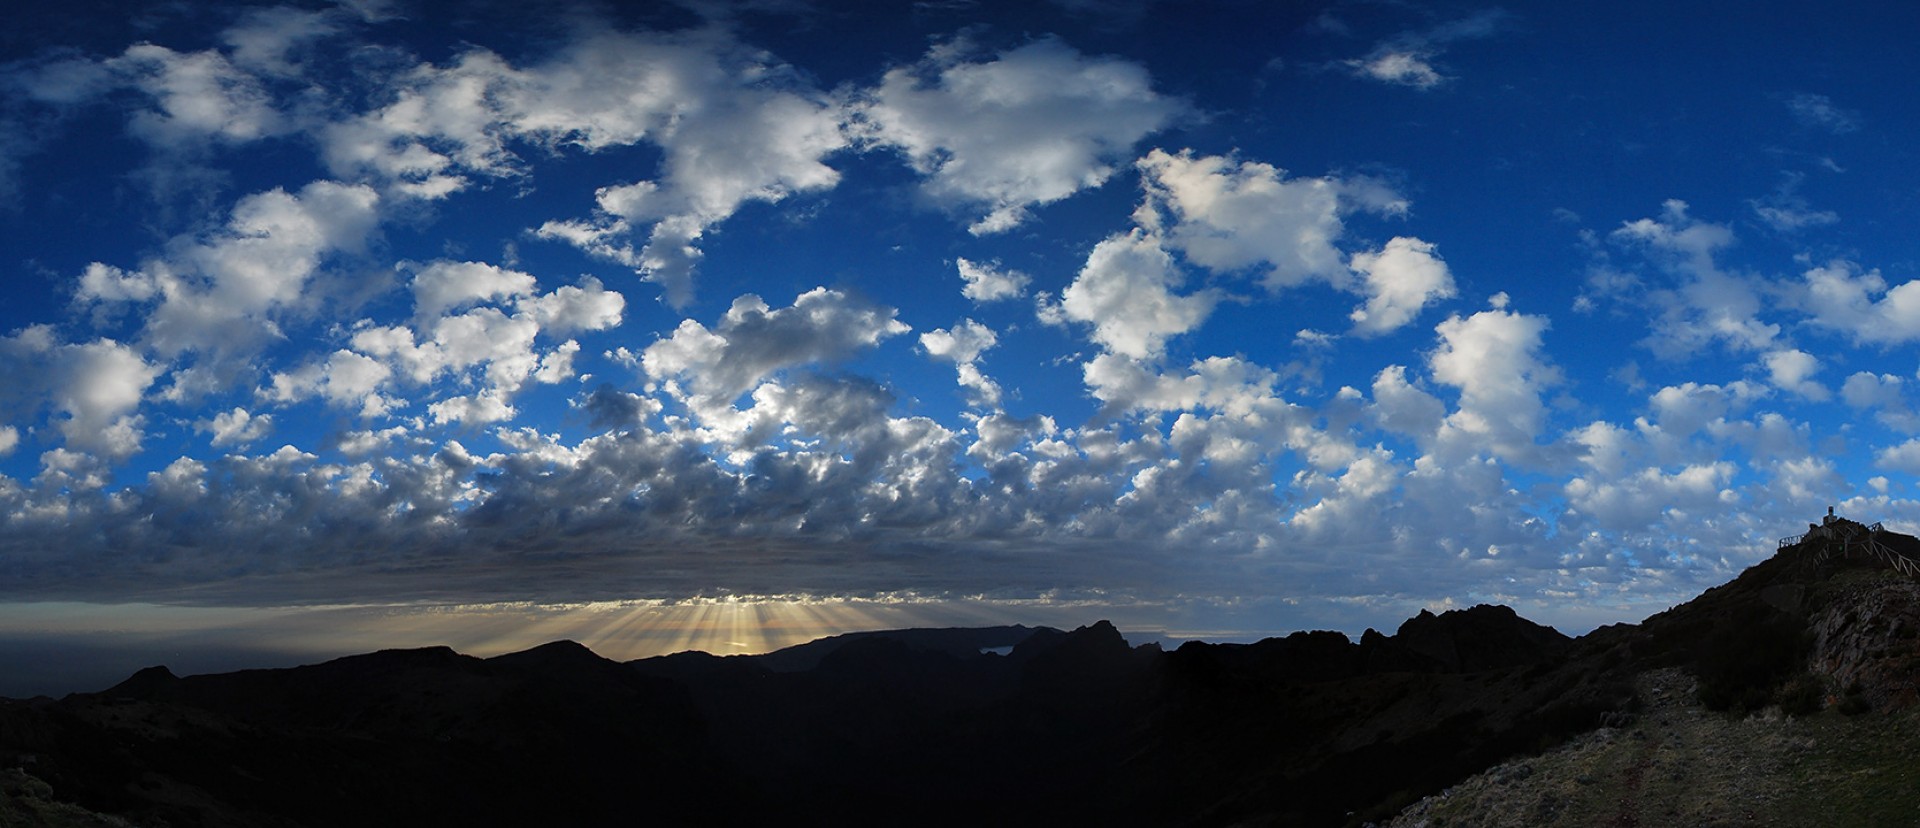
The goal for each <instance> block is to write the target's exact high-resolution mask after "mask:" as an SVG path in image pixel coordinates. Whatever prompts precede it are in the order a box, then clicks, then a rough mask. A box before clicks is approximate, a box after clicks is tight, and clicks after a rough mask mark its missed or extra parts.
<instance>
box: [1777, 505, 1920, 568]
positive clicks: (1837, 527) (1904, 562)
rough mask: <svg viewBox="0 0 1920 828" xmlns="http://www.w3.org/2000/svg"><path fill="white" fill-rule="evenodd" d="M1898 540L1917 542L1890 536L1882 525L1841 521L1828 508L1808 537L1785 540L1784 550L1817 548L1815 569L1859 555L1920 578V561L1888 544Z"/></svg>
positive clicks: (1813, 525) (1890, 533)
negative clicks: (1807, 546)
mask: <svg viewBox="0 0 1920 828" xmlns="http://www.w3.org/2000/svg"><path fill="white" fill-rule="evenodd" d="M1889 536H1891V537H1889ZM1895 537H1898V538H1905V539H1906V540H1908V541H1912V540H1913V539H1912V538H1907V537H1906V536H1905V535H1899V534H1898V533H1894V532H1888V531H1887V530H1886V528H1885V527H1883V526H1881V525H1880V524H1878V523H1875V524H1873V525H1872V526H1867V525H1865V524H1862V523H1860V522H1858V521H1853V520H1848V519H1846V518H1843V517H1840V516H1838V515H1835V514H1834V513H1833V507H1832V506H1828V507H1827V516H1826V517H1824V518H1821V519H1820V522H1819V523H1818V524H1813V523H1809V524H1807V531H1806V534H1802V535H1788V536H1787V537H1784V538H1781V539H1780V548H1781V549H1786V548H1787V547H1790V546H1801V545H1805V544H1817V545H1816V546H1815V547H1814V550H1815V553H1814V564H1815V565H1818V564H1821V563H1825V562H1826V561H1827V560H1828V559H1831V558H1833V557H1834V556H1836V555H1855V554H1859V555H1865V556H1868V557H1871V558H1875V559H1877V560H1879V561H1881V562H1882V563H1885V564H1886V565H1888V566H1891V567H1893V569H1894V571H1896V572H1899V573H1900V574H1902V575H1906V576H1907V577H1910V578H1915V577H1920V561H1915V560H1914V559H1913V558H1911V557H1908V556H1907V555H1906V554H1904V553H1902V552H1901V551H1900V550H1897V549H1894V548H1893V547H1892V546H1889V545H1888V543H1887V542H1888V541H1891V540H1892V539H1893V538H1895Z"/></svg>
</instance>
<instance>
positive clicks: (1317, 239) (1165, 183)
mask: <svg viewBox="0 0 1920 828" xmlns="http://www.w3.org/2000/svg"><path fill="white" fill-rule="evenodd" d="M1139 167H1140V171H1141V175H1142V185H1143V186H1144V187H1145V188H1146V191H1147V199H1146V203H1145V204H1144V205H1142V207H1141V209H1140V210H1139V211H1138V212H1137V213H1136V214H1135V216H1136V219H1137V220H1139V221H1141V222H1142V224H1143V225H1144V226H1145V227H1147V228H1149V229H1162V230H1163V232H1164V233H1165V235H1166V239H1167V245H1168V246H1169V247H1171V248H1173V249H1175V250H1178V251H1180V252H1181V253H1182V254H1184V255H1185V256H1186V257H1187V258H1188V259H1190V260H1192V261H1193V262H1194V263H1196V264H1199V265H1202V266H1204V267H1207V268H1210V269H1213V270H1219V271H1228V270H1239V269H1241V268H1248V267H1253V266H1255V265H1265V266H1266V268H1267V272H1266V274H1265V282H1266V284H1267V286H1268V287H1269V288H1273V289H1276V290H1277V289H1280V288H1287V287H1294V286H1297V285H1300V284H1303V283H1305V282H1308V281H1324V282H1326V283H1328V284H1331V285H1333V286H1335V287H1341V288H1344V287H1346V286H1347V283H1348V280H1349V279H1350V278H1351V276H1350V275H1349V274H1348V272H1347V269H1346V267H1345V265H1344V264H1343V262H1342V258H1343V257H1342V255H1341V253H1340V251H1339V249H1338V248H1337V247H1336V246H1335V244H1334V243H1335V242H1336V241H1338V240H1339V238H1340V236H1341V234H1342V233H1343V232H1344V230H1345V227H1344V225H1343V223H1342V221H1341V216H1342V215H1344V214H1346V213H1348V212H1351V211H1353V210H1356V209H1364V210H1368V211H1372V212H1378V213H1382V214H1389V215H1391V214H1398V213H1403V212H1405V211H1406V206H1407V205H1406V202H1405V200H1403V199H1401V198H1400V197H1399V196H1397V195H1396V194H1394V193H1393V192H1392V191H1391V190H1389V189H1387V188H1386V187H1384V186H1383V185H1381V184H1379V183H1377V182H1374V181H1371V180H1367V179H1351V180H1341V179H1337V178H1330V177H1329V178H1288V177H1287V174H1286V171H1285V170H1281V169H1279V168H1276V167H1274V166H1272V165H1270V164H1262V163H1258V162H1253V161H1243V162H1240V163H1239V164H1237V165H1236V164H1235V163H1234V162H1233V160H1232V159H1230V158H1226V157H1223V156H1217V155H1207V156H1200V157H1195V156H1194V155H1193V153H1192V152H1181V153H1179V154H1178V155H1174V154H1170V153H1167V152H1166V151H1164V150H1159V149H1155V150H1153V151H1152V152H1149V153H1147V155H1146V157H1144V158H1142V159H1140V162H1139ZM1169 214H1170V215H1169ZM1168 225H1170V226H1168Z"/></svg>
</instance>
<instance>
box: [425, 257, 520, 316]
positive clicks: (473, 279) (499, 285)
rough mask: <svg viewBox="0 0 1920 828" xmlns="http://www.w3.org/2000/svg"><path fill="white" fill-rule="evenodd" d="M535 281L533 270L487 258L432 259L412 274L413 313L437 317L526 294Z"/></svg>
mask: <svg viewBox="0 0 1920 828" xmlns="http://www.w3.org/2000/svg"><path fill="white" fill-rule="evenodd" d="M534 284H535V280H534V278H533V276H532V275H530V274H526V273H521V272H520V271H517V270H507V269H505V268H501V267H497V266H495V265H490V264H487V263H485V262H450V261H444V260H443V261H437V262H433V263H431V264H428V265H427V266H426V267H423V268H420V270H419V271H418V272H416V273H414V274H413V307H414V316H415V318H417V319H434V318H436V317H439V316H440V315H441V314H444V313H446V312H447V311H449V310H453V309H455V308H461V307H465V306H467V305H469V304H471V303H474V302H478V301H480V300H486V299H492V300H498V299H506V298H509V297H519V296H526V295H528V294H531V293H533V289H534Z"/></svg>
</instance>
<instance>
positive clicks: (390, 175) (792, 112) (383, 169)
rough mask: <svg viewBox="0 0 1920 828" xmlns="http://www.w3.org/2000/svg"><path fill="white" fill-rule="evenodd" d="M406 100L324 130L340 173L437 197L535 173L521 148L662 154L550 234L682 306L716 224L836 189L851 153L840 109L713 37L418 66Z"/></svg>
mask: <svg viewBox="0 0 1920 828" xmlns="http://www.w3.org/2000/svg"><path fill="white" fill-rule="evenodd" d="M393 96H394V97H393V100H392V101H391V102H390V103H389V104H387V105H386V106H385V107H383V108H381V109H379V110H377V111H374V112H370V113H367V114H365V115H363V116H360V117H357V118H355V119H352V120H349V121H343V122H340V123H336V124H333V125H331V126H329V127H328V128H327V129H326V130H325V132H324V135H323V142H324V144H325V147H326V157H327V160H328V163H329V165H330V166H331V168H332V169H333V171H334V173H335V174H336V175H341V176H348V177H367V178H371V179H373V180H376V181H379V182H383V184H384V186H386V187H388V188H389V189H390V190H391V191H392V192H395V193H398V194H404V195H408V196H413V197H420V198H428V199H437V198H444V197H446V196H447V195H449V194H451V193H453V192H457V191H459V190H461V189H465V188H467V187H468V186H470V185H471V181H472V178H473V177H474V176H486V177H503V176H519V175H522V174H524V170H525V167H526V162H525V160H524V159H523V158H522V156H521V152H522V150H520V149H519V145H522V144H527V145H533V146H541V147H548V148H560V147H580V148H582V149H585V150H588V151H596V150H602V149H607V148H611V147H620V146H630V145H635V144H640V143H643V142H644V143H647V144H651V145H653V146H656V147H658V148H660V150H661V151H662V159H661V162H660V169H659V174H658V175H657V177H655V178H650V179H644V180H640V181H635V182H629V183H625V184H617V185H609V186H605V187H602V188H600V189H599V190H598V191H597V193H596V200H595V211H594V214H593V216H591V217H590V218H585V219H559V220H553V221H549V222H547V223H546V224H544V225H542V226H541V227H540V228H539V230H538V233H539V235H540V236H542V237H544V238H549V239H555V240H559V241H563V242H566V243H569V244H573V245H575V246H577V247H580V248H581V249H583V250H585V251H586V252H588V253H591V254H593V255H597V256H601V257H604V258H608V259H612V260H614V261H617V262H620V263H622V264H625V265H627V266H630V267H633V268H635V269H636V271H638V272H639V274H640V276H641V277H642V278H644V279H646V280H648V281H651V282H654V283H657V284H659V285H660V286H661V288H662V289H663V291H664V292H665V295H666V299H667V301H668V302H669V303H670V304H673V305H675V306H683V305H685V304H686V303H687V302H689V301H691V300H692V295H693V270H694V266H695V264H696V263H697V261H698V260H699V258H700V256H701V253H700V250H699V247H698V242H699V241H700V239H701V238H702V236H704V235H705V234H706V232H707V231H708V230H709V229H711V228H712V227H713V226H714V225H716V224H718V223H719V222H721V221H724V220H725V219H726V218H727V217H729V216H731V215H732V214H733V213H734V211H736V210H738V209H739V207H740V205H742V204H744V203H747V202H749V201H763V202H776V201H780V200H783V199H785V198H787V197H788V196H790V195H792V194H794V193H800V192H810V191H817V190H822V189H826V188H830V187H832V186H833V185H834V184H835V183H837V182H838V180H839V173H837V172H836V171H835V170H834V169H833V168H831V167H829V166H827V165H826V163H825V162H824V159H825V157H826V156H827V155H830V154H832V153H834V152H836V151H838V150H840V149H842V148H844V147H846V146H847V145H848V138H847V137H846V135H845V133H844V130H843V129H842V124H843V122H844V120H845V118H844V114H843V113H842V111H841V109H840V107H839V105H838V104H836V103H835V102H833V101H832V100H830V99H829V98H828V96H826V95H825V94H823V93H820V92H818V91H817V90H813V89H811V88H810V87H808V86H807V85H806V84H805V83H804V82H802V81H800V80H799V79H798V76H797V75H796V74H795V73H794V72H792V71H791V70H789V69H788V68H787V67H785V66H784V65H782V64H780V63H778V62H776V61H774V60H773V59H772V58H771V57H770V56H769V55H767V54H766V53H764V52H761V51H758V50H754V49H751V48H747V47H745V46H743V45H741V44H739V43H738V42H736V41H735V40H733V39H732V37H731V36H730V35H728V34H726V33H725V32H724V31H722V30H720V29H714V28H704V29H698V30H691V31H686V32H680V33H673V34H661V33H650V32H642V33H625V32H601V33H598V34H595V35H592V36H589V37H586V38H583V39H581V40H578V41H576V42H573V43H571V44H568V45H567V46H565V47H564V48H562V49H560V50H559V51H558V52H556V53H555V54H553V55H551V56H549V57H547V58H545V59H544V60H538V61H534V62H530V63H528V64H527V65H525V66H515V65H513V64H512V63H510V62H509V61H508V60H506V59H505V58H503V57H501V56H499V55H497V54H495V53H493V52H490V51H487V50H484V49H477V48H476V49H472V50H469V51H468V52H466V53H464V54H462V55H461V56H459V57H458V58H457V59H456V60H454V61H453V62H452V63H450V64H449V65H447V66H444V67H442V66H421V67H419V68H418V69H417V70H415V71H414V72H413V73H412V74H411V75H410V76H408V77H405V78H402V79H400V81H399V83H398V84H397V87H396V90H395V91H394V93H393ZM636 237H644V238H645V242H644V243H643V244H641V245H639V246H638V247H637V249H636V245H635V243H634V240H635V239H636Z"/></svg>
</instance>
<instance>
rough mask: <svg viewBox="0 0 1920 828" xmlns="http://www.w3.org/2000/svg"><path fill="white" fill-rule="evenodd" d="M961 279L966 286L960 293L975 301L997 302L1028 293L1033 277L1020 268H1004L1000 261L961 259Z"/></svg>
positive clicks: (958, 262) (959, 262) (959, 261)
mask: <svg viewBox="0 0 1920 828" xmlns="http://www.w3.org/2000/svg"><path fill="white" fill-rule="evenodd" d="M956 264H957V265H958V266H959V268H960V279H961V281H964V282H966V283H967V284H966V287H963V288H961V289H960V294H961V295H962V296H965V297H967V298H968V299H972V300H973V301H974V302H975V303H980V302H996V301H999V300H1001V299H1018V298H1020V297H1022V296H1025V295H1027V284H1028V283H1029V282H1032V281H1033V277H1031V276H1028V275H1027V274H1025V273H1021V272H1020V271H1018V270H1008V269H1005V268H1002V267H1001V266H1000V263H999V262H986V263H981V262H970V261H967V260H966V259H959V260H958V261H957V262H956Z"/></svg>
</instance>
